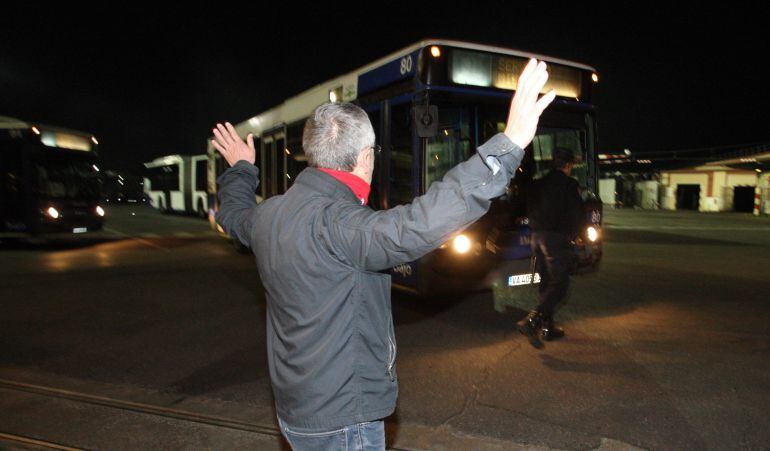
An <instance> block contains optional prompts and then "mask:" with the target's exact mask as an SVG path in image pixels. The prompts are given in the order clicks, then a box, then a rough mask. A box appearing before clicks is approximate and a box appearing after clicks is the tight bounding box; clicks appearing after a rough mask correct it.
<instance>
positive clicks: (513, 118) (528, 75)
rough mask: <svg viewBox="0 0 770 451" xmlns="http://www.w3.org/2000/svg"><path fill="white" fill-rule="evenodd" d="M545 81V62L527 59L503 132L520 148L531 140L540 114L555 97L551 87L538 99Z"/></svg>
mask: <svg viewBox="0 0 770 451" xmlns="http://www.w3.org/2000/svg"><path fill="white" fill-rule="evenodd" d="M546 81H548V72H547V71H546V65H545V62H543V61H539V62H538V61H537V60H536V59H534V58H533V59H531V60H529V63H528V64H527V66H526V67H525V68H524V70H523V71H522V72H521V75H519V83H518V85H517V86H516V94H515V95H514V96H513V100H512V101H511V110H510V112H509V113H508V124H507V125H506V127H505V134H506V135H507V136H508V138H509V139H510V140H511V141H513V143H514V144H516V145H517V146H519V147H521V148H522V149H524V148H526V147H527V146H528V145H529V143H531V142H532V139H533V138H534V137H535V132H536V131H537V122H538V121H539V120H540V115H541V114H542V113H543V110H545V109H546V107H547V106H548V105H550V104H551V102H552V101H553V99H554V98H556V91H554V90H553V89H552V90H550V91H548V93H546V94H545V95H543V96H542V97H540V98H539V99H538V96H539V95H540V91H542V90H543V86H545V82H546Z"/></svg>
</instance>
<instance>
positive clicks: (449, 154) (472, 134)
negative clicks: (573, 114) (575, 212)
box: [423, 105, 588, 189]
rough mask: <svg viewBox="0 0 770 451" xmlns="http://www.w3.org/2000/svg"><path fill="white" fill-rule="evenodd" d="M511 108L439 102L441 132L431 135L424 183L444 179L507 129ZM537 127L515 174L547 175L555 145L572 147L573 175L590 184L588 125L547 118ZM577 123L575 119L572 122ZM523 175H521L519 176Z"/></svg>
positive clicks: (579, 180) (425, 159)
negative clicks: (482, 145)
mask: <svg viewBox="0 0 770 451" xmlns="http://www.w3.org/2000/svg"><path fill="white" fill-rule="evenodd" d="M507 115H508V108H507V106H506V107H502V106H497V105H494V106H489V105H477V106H452V105H448V106H445V107H443V108H442V107H441V106H439V131H438V135H437V136H435V137H433V138H428V139H427V143H426V148H425V153H424V164H423V168H424V169H423V170H424V186H425V189H427V188H428V187H429V186H430V185H431V183H433V182H434V181H436V180H441V178H443V177H444V174H446V173H447V171H449V169H451V168H452V167H454V166H455V165H457V164H458V163H460V162H462V161H465V160H466V159H468V158H469V157H470V156H471V152H472V151H473V150H474V149H475V148H476V147H478V146H479V145H481V144H483V143H484V142H486V141H487V140H488V139H490V138H491V137H492V136H494V135H495V134H496V133H498V132H502V131H503V130H504V129H505V121H506V119H507ZM544 116H545V115H544ZM545 119H547V117H544V121H543V122H544V125H543V126H542V127H539V128H538V131H537V134H536V136H535V138H534V139H533V140H532V144H530V146H529V147H528V148H527V155H526V157H525V159H524V161H523V162H522V164H521V168H520V173H519V174H517V177H516V178H523V179H529V180H531V179H533V178H540V177H542V176H544V175H545V174H546V173H547V172H548V171H549V170H550V168H551V161H552V155H553V151H554V149H556V148H557V147H562V148H566V149H569V150H571V151H572V152H573V154H574V156H575V165H574V168H573V170H572V176H573V177H574V178H575V179H577V181H578V182H579V183H580V185H581V186H583V187H585V186H586V185H587V175H588V168H587V165H586V161H587V154H586V152H587V148H586V144H585V143H586V142H587V138H586V134H587V133H586V130H585V127H581V128H574V125H571V124H565V126H559V123H558V121H553V120H552V121H547V120H545ZM573 124H574V122H573ZM520 176H522V177H520Z"/></svg>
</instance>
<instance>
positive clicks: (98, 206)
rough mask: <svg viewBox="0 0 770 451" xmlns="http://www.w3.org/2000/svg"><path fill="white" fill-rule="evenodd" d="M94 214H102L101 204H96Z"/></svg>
mask: <svg viewBox="0 0 770 451" xmlns="http://www.w3.org/2000/svg"><path fill="white" fill-rule="evenodd" d="M96 214H97V215H99V216H104V208H102V207H101V205H97V206H96Z"/></svg>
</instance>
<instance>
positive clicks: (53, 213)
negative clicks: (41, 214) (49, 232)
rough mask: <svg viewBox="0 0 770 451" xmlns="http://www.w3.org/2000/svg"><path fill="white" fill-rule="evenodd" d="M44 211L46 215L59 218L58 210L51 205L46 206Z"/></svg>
mask: <svg viewBox="0 0 770 451" xmlns="http://www.w3.org/2000/svg"><path fill="white" fill-rule="evenodd" d="M46 213H48V216H50V217H52V218H53V219H59V210H57V209H55V208H53V207H48V210H46Z"/></svg>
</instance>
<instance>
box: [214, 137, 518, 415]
mask: <svg viewBox="0 0 770 451" xmlns="http://www.w3.org/2000/svg"><path fill="white" fill-rule="evenodd" d="M523 156H524V152H523V151H522V150H521V149H520V148H519V147H517V146H516V145H515V144H513V143H512V142H511V141H510V140H509V139H508V138H507V137H506V136H505V135H503V134H498V135H496V136H494V137H493V138H492V139H490V140H489V141H488V142H487V143H486V144H484V145H483V146H481V147H479V149H478V154H477V155H474V156H473V157H471V158H469V159H468V160H467V161H465V162H463V163H461V164H459V165H457V166H456V167H454V168H453V169H452V170H450V171H449V172H448V173H447V174H446V175H445V176H444V179H443V180H442V181H440V182H435V183H433V184H432V185H431V186H430V188H429V189H428V191H427V192H426V193H425V195H423V196H420V197H417V198H415V199H414V201H413V202H412V203H411V204H407V205H399V206H398V207H395V208H391V209H389V210H383V211H374V210H372V209H371V208H369V207H367V206H363V205H361V204H360V202H358V200H357V199H356V197H355V195H354V194H353V192H352V191H351V190H350V189H349V188H348V187H347V186H345V185H344V184H342V183H341V182H339V181H337V180H336V179H335V178H333V177H331V176H329V175H328V174H326V173H324V172H322V171H319V170H318V169H316V168H307V169H305V170H304V171H302V173H300V174H299V176H298V177H297V178H296V181H295V182H294V185H292V187H291V188H290V189H289V190H288V191H286V193H285V194H283V195H281V196H275V197H271V198H269V199H267V200H265V201H264V202H262V203H260V204H259V205H257V204H256V201H255V197H254V193H255V191H256V189H257V185H258V183H259V180H258V177H257V176H258V172H259V171H258V170H257V168H256V167H255V166H254V165H252V164H249V163H248V162H246V161H239V162H237V163H236V164H235V166H233V167H231V168H229V169H227V170H226V171H225V172H224V173H223V174H222V175H221V176H220V177H219V178H218V179H217V183H218V184H219V202H220V204H219V210H218V211H217V214H216V220H217V223H218V224H220V225H221V226H222V227H223V228H224V230H225V232H227V233H228V234H229V235H231V236H232V237H234V238H237V239H239V240H240V241H241V242H242V243H243V244H245V245H247V246H250V247H251V249H252V250H253V252H254V255H256V260H257V268H258V269H259V275H260V278H261V279H262V284H263V285H264V287H265V290H266V292H267V358H268V364H269V369H270V380H271V383H272V386H273V393H274V396H275V403H276V409H277V412H278V416H280V417H281V419H283V420H284V421H285V422H286V423H287V424H288V425H290V426H296V427H306V428H335V427H338V426H343V425H348V424H353V423H359V422H364V421H372V420H377V419H381V418H384V417H386V416H388V415H390V414H391V413H393V410H394V409H395V406H396V396H397V392H398V385H397V381H396V369H395V359H396V340H395V336H394V332H393V317H392V314H391V306H390V276H389V275H387V274H383V273H380V272H378V271H381V270H384V269H386V268H390V267H393V266H396V265H398V264H401V263H406V262H409V261H413V260H416V259H417V258H419V257H421V256H423V255H425V254H426V253H428V252H430V251H431V250H433V249H435V248H437V247H438V246H440V245H441V244H442V243H444V242H445V241H447V240H449V239H450V237H451V236H452V235H453V234H455V233H457V232H459V231H460V230H462V229H464V228H465V227H467V226H469V225H470V224H471V223H473V222H474V221H476V220H477V219H478V218H480V217H481V216H482V215H483V214H484V213H485V212H486V211H487V209H488V208H489V205H490V199H492V198H495V197H498V196H500V195H502V194H503V193H504V192H505V188H506V186H507V185H508V183H509V182H510V180H511V178H513V176H514V175H515V173H516V169H517V168H518V166H519V163H520V162H521V159H522V158H523ZM482 157H483V158H482Z"/></svg>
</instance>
